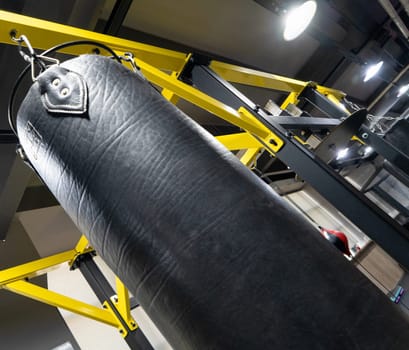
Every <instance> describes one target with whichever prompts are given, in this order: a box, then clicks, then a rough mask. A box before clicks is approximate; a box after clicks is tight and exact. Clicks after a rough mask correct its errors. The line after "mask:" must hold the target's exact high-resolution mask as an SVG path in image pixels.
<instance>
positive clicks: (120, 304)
mask: <svg viewBox="0 0 409 350" xmlns="http://www.w3.org/2000/svg"><path fill="white" fill-rule="evenodd" d="M115 282H116V294H117V295H116V296H114V297H113V298H112V301H113V303H114V305H115V307H116V309H117V310H118V312H119V313H120V315H121V316H122V318H123V319H124V320H125V322H126V324H127V325H128V327H129V329H130V330H135V329H136V328H138V325H137V323H136V322H135V320H134V319H133V317H132V315H131V306H130V301H129V292H128V289H127V288H126V287H125V285H124V284H123V283H122V281H121V280H120V279H119V278H118V277H116V278H115Z"/></svg>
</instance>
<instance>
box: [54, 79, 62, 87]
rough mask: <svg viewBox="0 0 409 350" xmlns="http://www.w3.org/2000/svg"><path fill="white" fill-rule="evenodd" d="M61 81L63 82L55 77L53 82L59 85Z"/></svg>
mask: <svg viewBox="0 0 409 350" xmlns="http://www.w3.org/2000/svg"><path fill="white" fill-rule="evenodd" d="M60 83H61V80H60V79H58V78H55V79H54V80H53V82H52V84H53V85H54V86H58V85H60Z"/></svg>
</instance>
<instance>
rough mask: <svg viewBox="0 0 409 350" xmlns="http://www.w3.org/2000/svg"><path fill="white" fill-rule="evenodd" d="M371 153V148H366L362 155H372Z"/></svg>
mask: <svg viewBox="0 0 409 350" xmlns="http://www.w3.org/2000/svg"><path fill="white" fill-rule="evenodd" d="M372 151H373V148H372V147H371V146H366V147H365V150H364V155H365V156H368V155H370V154H371V153H372Z"/></svg>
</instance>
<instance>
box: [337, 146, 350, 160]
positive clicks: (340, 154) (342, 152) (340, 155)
mask: <svg viewBox="0 0 409 350" xmlns="http://www.w3.org/2000/svg"><path fill="white" fill-rule="evenodd" d="M347 155H348V148H344V149H341V150H339V151H338V154H337V159H342V158H345V157H346V156H347Z"/></svg>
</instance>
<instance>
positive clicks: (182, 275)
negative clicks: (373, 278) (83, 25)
mask: <svg viewBox="0 0 409 350" xmlns="http://www.w3.org/2000/svg"><path fill="white" fill-rule="evenodd" d="M17 127H18V135H19V138H20V142H21V145H22V147H23V148H24V151H25V153H26V155H27V157H28V159H29V160H30V162H31V164H32V166H33V167H34V168H35V170H36V171H37V172H38V174H39V175H40V176H41V178H42V179H43V181H44V182H45V184H47V186H48V187H49V188H50V190H51V191H52V193H53V194H54V195H55V197H56V198H57V199H58V201H59V202H60V203H61V205H62V207H63V208H64V209H65V210H66V212H67V213H68V214H69V216H70V217H71V218H72V220H73V221H74V222H75V223H76V225H77V226H78V228H79V230H80V231H81V232H83V233H84V234H85V235H86V236H87V238H88V239H89V241H90V243H91V244H92V246H93V247H94V248H95V249H96V251H97V252H98V254H99V255H100V256H101V257H102V259H103V260H104V261H105V262H106V263H107V264H108V265H109V266H110V268H111V269H112V270H113V271H114V272H115V274H117V275H118V277H119V278H120V279H121V280H122V281H123V282H124V283H125V285H126V286H127V287H128V288H129V290H130V291H131V292H132V293H133V294H134V295H135V296H136V297H137V299H138V301H139V302H140V304H141V305H142V307H143V308H144V310H145V311H146V312H147V313H148V315H149V316H150V318H151V319H152V320H153V322H154V323H155V324H156V326H157V327H158V328H159V330H160V331H161V332H162V333H163V334H164V336H165V337H166V338H167V340H168V341H169V343H170V344H171V345H172V346H173V347H174V349H193V350H198V349H223V350H226V349H235V350H237V349H280V350H285V349H302V350H305V349H314V350H317V349H323V350H328V349H331V350H334V349H335V350H336V349H340V350H341V349H342V350H345V349H368V350H369V349H388V350H391V349H407V348H408V346H409V329H408V324H407V322H406V321H405V320H404V319H403V318H402V316H401V314H400V313H399V311H398V310H397V309H395V308H394V306H393V305H392V303H391V302H389V300H388V299H387V298H386V297H385V296H384V295H383V294H381V292H380V291H379V290H377V289H376V288H375V287H374V286H373V285H372V284H371V283H370V282H369V281H368V280H367V279H366V278H365V277H364V276H363V275H361V273H360V272H358V271H357V270H356V269H355V268H354V267H353V266H352V265H351V264H350V263H349V262H348V261H346V260H345V259H344V258H343V257H342V256H340V254H339V253H338V252H337V251H336V250H335V249H334V248H333V247H331V246H330V245H328V244H327V242H325V241H324V240H323V239H322V238H321V236H320V234H319V232H317V231H316V230H315V229H314V228H313V227H312V226H311V225H310V224H309V223H308V222H307V221H306V220H305V219H304V218H303V217H301V216H300V215H299V214H298V213H296V212H294V210H293V209H292V208H291V207H289V205H287V204H286V203H285V202H284V201H283V199H281V198H280V197H279V196H278V195H276V194H275V193H274V192H273V191H272V190H271V189H270V188H269V187H268V186H267V185H266V184H264V183H263V182H262V181H261V180H260V179H258V178H257V177H256V176H255V175H253V174H252V173H251V172H250V171H249V170H248V169H247V168H245V167H244V166H243V165H242V164H241V163H240V162H239V161H238V160H237V159H236V158H235V157H234V156H233V155H232V154H231V153H230V152H229V151H227V150H226V149H225V148H224V147H223V146H222V145H221V144H219V143H218V142H217V141H216V140H215V139H214V138H213V137H212V136H211V135H210V134H208V133H207V132H206V131H205V130H203V129H202V128H201V127H200V126H199V125H197V124H196V123H195V122H193V121H192V120H191V119H189V117H187V116H186V115H184V114H183V113H182V112H181V111H180V110H178V109H177V108H176V107H175V106H173V105H172V104H171V103H169V102H168V101H166V100H165V99H164V98H163V97H162V96H161V95H160V93H159V92H158V91H156V90H155V89H154V88H153V87H152V86H151V85H150V84H149V83H148V82H147V81H146V80H145V79H144V78H143V77H142V76H141V75H139V74H136V73H134V72H132V71H129V70H128V69H126V68H125V67H123V66H121V65H120V64H119V63H117V62H114V61H113V60H111V59H109V58H105V57H101V56H97V55H84V56H80V57H77V58H74V59H71V60H68V61H66V62H64V63H63V64H61V65H60V66H52V67H50V68H49V69H47V70H46V71H45V72H43V73H42V74H41V75H40V76H39V77H38V79H37V81H36V82H35V83H34V84H33V85H32V87H31V88H30V90H29V92H28V94H27V96H26V97H25V99H24V101H23V103H22V104H21V106H20V108H19V111H18V116H17Z"/></svg>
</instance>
